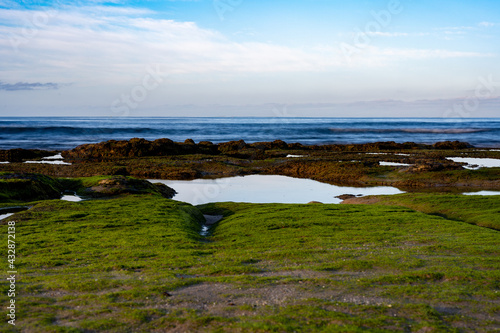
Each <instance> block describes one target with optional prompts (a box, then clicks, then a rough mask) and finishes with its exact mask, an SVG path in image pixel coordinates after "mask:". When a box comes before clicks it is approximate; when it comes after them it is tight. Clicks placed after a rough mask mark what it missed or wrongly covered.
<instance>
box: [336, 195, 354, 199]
mask: <svg viewBox="0 0 500 333" xmlns="http://www.w3.org/2000/svg"><path fill="white" fill-rule="evenodd" d="M335 198H338V199H340V200H347V199H352V198H356V196H355V195H354V194H342V195H337V196H336V197H335Z"/></svg>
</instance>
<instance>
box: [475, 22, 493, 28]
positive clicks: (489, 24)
mask: <svg viewBox="0 0 500 333" xmlns="http://www.w3.org/2000/svg"><path fill="white" fill-rule="evenodd" d="M496 25H498V24H496V23H493V22H480V23H479V24H478V26H480V27H486V28H490V27H494V26H496Z"/></svg>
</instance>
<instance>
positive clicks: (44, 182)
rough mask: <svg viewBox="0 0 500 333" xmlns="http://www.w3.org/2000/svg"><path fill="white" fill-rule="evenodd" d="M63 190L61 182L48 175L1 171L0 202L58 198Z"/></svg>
mask: <svg viewBox="0 0 500 333" xmlns="http://www.w3.org/2000/svg"><path fill="white" fill-rule="evenodd" d="M61 191H62V186H61V183H59V182H58V181H57V180H56V179H54V178H51V177H48V176H44V175H40V174H26V173H0V202H12V201H35V200H46V199H58V198H60V197H61Z"/></svg>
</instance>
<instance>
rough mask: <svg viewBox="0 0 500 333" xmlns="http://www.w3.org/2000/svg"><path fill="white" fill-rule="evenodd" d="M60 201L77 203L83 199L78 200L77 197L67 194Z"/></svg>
mask: <svg viewBox="0 0 500 333" xmlns="http://www.w3.org/2000/svg"><path fill="white" fill-rule="evenodd" d="M60 200H64V201H71V202H78V201H82V200H83V199H82V198H80V197H79V196H77V195H69V194H65V195H63V196H62V197H61V198H60Z"/></svg>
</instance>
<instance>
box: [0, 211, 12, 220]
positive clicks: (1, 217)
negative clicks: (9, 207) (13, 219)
mask: <svg viewBox="0 0 500 333" xmlns="http://www.w3.org/2000/svg"><path fill="white" fill-rule="evenodd" d="M12 215H14V213H8V214H2V215H0V221H1V220H3V219H6V218H8V217H9V216H12Z"/></svg>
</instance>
